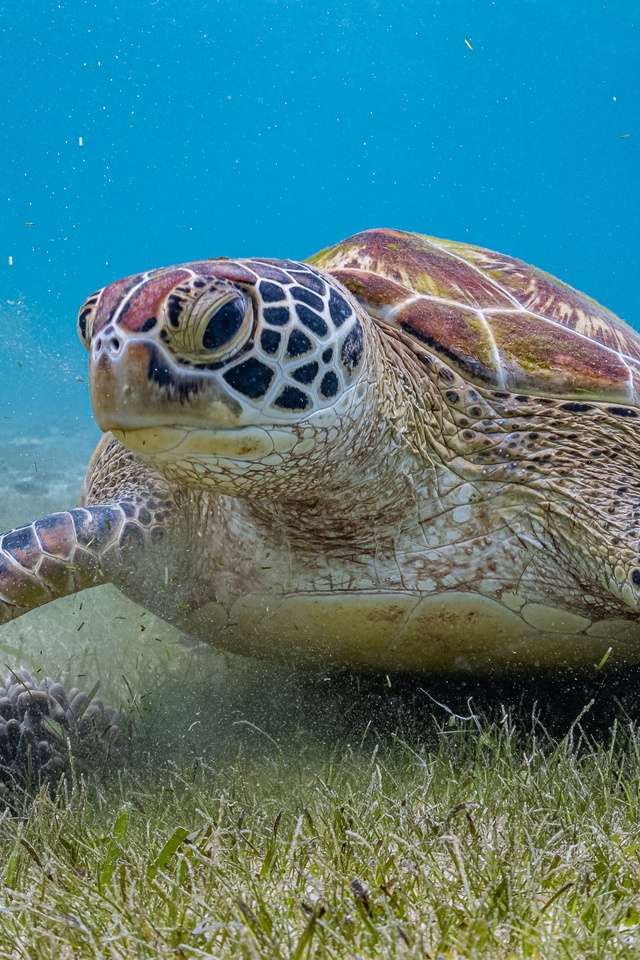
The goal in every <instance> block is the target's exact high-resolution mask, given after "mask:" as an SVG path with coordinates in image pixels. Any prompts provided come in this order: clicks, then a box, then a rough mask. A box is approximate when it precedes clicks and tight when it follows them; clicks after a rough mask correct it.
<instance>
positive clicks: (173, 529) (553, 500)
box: [0, 229, 640, 671]
mask: <svg viewBox="0 0 640 960" xmlns="http://www.w3.org/2000/svg"><path fill="white" fill-rule="evenodd" d="M78 327H79V332H80V337H81V338H82V341H83V343H84V344H85V346H86V348H87V351H88V353H89V379H90V384H91V398H92V403H93V410H94V413H95V417H96V420H97V422H98V424H99V426H100V427H101V429H102V430H103V431H104V437H103V438H102V440H101V442H100V443H99V445H98V447H97V449H96V451H95V453H94V454H93V457H92V459H91V462H90V464H89V467H88V472H87V476H86V481H85V485H84V489H83V493H82V500H81V506H79V507H77V508H75V509H70V510H69V511H68V512H61V513H54V514H51V515H49V516H46V517H43V518H42V519H39V520H36V521H34V522H33V523H31V524H30V525H28V526H24V527H20V528H17V529H15V530H12V531H11V532H9V533H6V534H4V536H3V537H2V539H1V551H2V552H1V554H0V598H1V602H0V618H2V619H4V620H10V619H12V618H14V617H17V616H20V615H21V614H24V613H26V612H27V611H28V610H30V609H32V608H33V607H36V606H38V605H40V604H43V603H47V602H49V601H51V600H54V599H55V598H56V597H60V596H62V595H64V594H69V593H73V592H76V591H79V590H83V589H84V588H86V587H90V586H93V585H95V584H99V583H103V582H106V581H111V582H113V583H115V584H116V585H117V586H118V587H120V588H121V589H122V590H123V591H124V592H125V593H126V594H128V595H129V596H131V597H133V598H134V599H135V600H137V601H139V602H140V603H142V604H143V605H145V606H146V607H147V608H149V609H151V610H153V611H154V612H155V613H156V614H158V615H160V616H161V617H163V618H165V619H166V620H168V621H171V622H172V623H174V624H176V625H177V626H178V627H179V628H181V629H182V630H183V631H184V632H185V633H186V634H188V635H190V636H192V637H195V638H197V639H204V640H206V641H208V642H211V643H212V644H214V645H216V646H218V647H221V648H224V649H227V650H230V651H234V652H240V653H245V654H253V655H257V656H264V657H275V658H281V659H284V660H287V661H290V662H294V661H295V662H305V661H311V662H317V663H318V662H319V663H322V664H323V665H325V664H331V663H332V664H335V665H339V664H343V665H349V666H351V667H355V668H375V669H382V670H392V669H400V670H403V669H404V670H436V669H444V670H449V669H455V670H475V671H481V670H488V669H493V668H500V669H504V668H508V667H522V666H524V667H532V666H534V667H535V666H539V667H556V666H558V665H560V664H563V663H564V664H573V665H576V664H593V662H594V660H596V661H597V660H599V659H600V658H602V657H603V654H605V652H606V651H608V648H609V647H612V648H613V656H612V657H611V659H612V660H616V662H620V659H621V658H626V659H631V658H636V659H637V658H638V651H640V643H639V642H638V641H640V626H639V625H638V610H639V608H640V557H639V551H640V544H639V538H640V475H639V467H640V439H639V438H640V433H639V428H640V421H639V420H638V418H639V416H640V399H639V398H640V386H639V384H640V381H639V377H640V337H639V336H638V334H636V333H635V332H634V331H633V330H632V329H631V328H630V327H629V326H627V325H626V324H625V323H623V322H622V321H621V320H620V319H618V318H617V317H616V316H615V315H614V314H612V313H610V312H609V311H608V310H605V309H604V308H602V307H601V306H599V305H598V304H597V303H596V302H595V301H593V300H591V299H589V298H588V297H586V296H584V295H583V294H581V293H578V292H577V291H575V290H573V289H572V288H571V287H569V286H567V285H566V284H564V283H561V282H560V281H558V280H556V279H554V278H553V277H551V276H549V275H548V274H546V273H544V272H542V271H540V270H537V269H535V268H533V267H530V266H527V265H526V264H525V263H523V262H522V261H520V260H516V259H513V258H512V257H510V256H505V255H502V254H499V253H493V252H490V251H488V250H485V249H482V248H480V247H477V246H472V245H469V244H465V243H454V242H449V241H445V240H438V239H435V238H432V237H427V236H423V235H420V234H416V233H407V232H403V231H399V230H391V229H376V230H369V231H365V232H363V233H359V234H356V235H355V236H352V237H350V238H349V239H348V240H345V241H344V242H342V243H339V244H338V245H337V246H334V247H331V248H329V249H325V250H323V251H321V252H320V253H318V254H316V255H315V256H312V257H310V258H309V259H308V260H306V261H295V260H276V259H264V258H249V259H228V258H225V257H218V258H215V259H210V260H199V261H196V262H193V263H187V264H182V265H179V266H171V267H165V268H161V269H157V270H148V271H146V272H144V273H139V274H136V275H135V276H131V277H128V278H127V279H125V280H120V281H118V282H116V283H111V284H109V285H108V286H106V287H104V288H103V289H101V290H99V291H98V292H96V293H94V294H92V295H91V296H90V297H89V298H88V300H87V301H86V302H85V304H84V305H83V307H82V308H81V310H80V313H79V318H78Z"/></svg>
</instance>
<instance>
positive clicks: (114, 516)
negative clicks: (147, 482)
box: [0, 499, 164, 623]
mask: <svg viewBox="0 0 640 960" xmlns="http://www.w3.org/2000/svg"><path fill="white" fill-rule="evenodd" d="M163 530H164V527H163V524H162V523H161V522H159V518H158V517H157V516H156V515H155V514H154V510H153V509H151V508H150V507H148V506H147V505H146V504H145V503H144V502H143V501H138V500H135V499H122V500H119V501H116V502H114V503H107V504H97V505H96V504H94V505H92V506H86V507H77V508H76V509H74V510H69V511H66V512H64V513H52V514H49V515H48V516H46V517H42V518H41V519H40V520H36V521H34V522H33V523H30V524H28V525H27V526H24V527H17V528H16V529H15V530H11V531H9V532H8V533H5V534H3V535H2V536H1V537H0V623H6V622H8V621H9V620H13V619H15V618H16V617H19V616H21V615H22V614H23V613H27V612H28V611H29V610H32V609H33V608H34V607H39V606H41V605H42V604H44V603H49V602H50V601H51V600H56V599H57V598H58V597H64V596H67V594H70V593H77V592H78V591H80V590H86V589H87V588H88V587H94V586H97V585H98V584H100V583H106V582H108V581H109V580H111V578H112V571H114V570H117V569H118V568H120V567H122V565H123V563H124V562H126V557H127V555H128V554H135V553H137V552H138V551H139V550H140V548H144V547H145V546H146V545H147V544H151V543H154V542H156V541H157V540H159V539H161V538H162V535H163Z"/></svg>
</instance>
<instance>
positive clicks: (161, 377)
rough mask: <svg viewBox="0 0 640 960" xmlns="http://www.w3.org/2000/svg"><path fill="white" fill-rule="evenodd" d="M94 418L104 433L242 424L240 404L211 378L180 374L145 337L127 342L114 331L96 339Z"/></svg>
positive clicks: (91, 362)
mask: <svg viewBox="0 0 640 960" xmlns="http://www.w3.org/2000/svg"><path fill="white" fill-rule="evenodd" d="M89 383H90V389H91V403H92V406H93V412H94V416H95V418H96V421H97V423H98V426H99V427H100V429H101V430H104V431H107V430H121V429H140V428H143V427H151V426H162V425H168V424H180V425H184V426H202V424H203V422H207V421H209V422H211V421H213V423H215V425H216V427H219V428H222V429H224V428H228V427H235V426H238V424H239V418H240V415H241V413H242V408H241V406H240V404H239V403H238V402H237V401H236V400H234V399H233V398H232V397H230V396H229V395H228V393H226V392H225V391H224V390H223V389H222V388H221V387H220V386H219V384H218V383H217V382H216V381H215V380H214V379H212V378H211V377H206V375H204V374H202V373H199V372H198V371H195V370H181V369H180V368H179V367H178V366H177V365H176V364H175V363H174V362H173V360H172V359H171V357H170V356H169V354H168V353H167V352H166V351H165V350H164V348H163V347H162V346H161V345H160V344H159V343H158V342H156V341H155V340H153V339H150V338H147V337H142V338H141V337H135V338H133V339H124V338H123V337H122V334H119V333H118V331H116V330H113V329H112V330H111V331H109V330H108V329H106V330H104V331H103V332H102V334H100V335H99V336H98V337H96V338H94V342H93V343H92V345H91V353H90V360H89Z"/></svg>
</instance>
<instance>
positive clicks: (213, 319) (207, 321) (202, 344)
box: [198, 295, 252, 360]
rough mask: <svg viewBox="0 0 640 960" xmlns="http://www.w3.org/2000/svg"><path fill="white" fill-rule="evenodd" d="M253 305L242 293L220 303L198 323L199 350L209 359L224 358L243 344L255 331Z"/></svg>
mask: <svg viewBox="0 0 640 960" xmlns="http://www.w3.org/2000/svg"><path fill="white" fill-rule="evenodd" d="M251 318H252V311H251V304H250V303H249V302H248V301H247V300H245V298H244V297H243V296H241V295H236V296H233V297H231V299H229V300H226V301H225V302H224V303H222V304H220V303H217V304H216V305H215V306H214V308H213V309H209V310H208V311H207V312H206V313H205V315H204V316H203V317H202V319H201V320H200V322H199V323H198V329H199V330H200V331H201V332H200V337H199V346H198V352H200V354H201V356H202V351H206V353H207V360H211V359H214V360H221V359H223V358H225V357H228V356H229V355H230V354H231V353H233V352H234V350H236V349H238V347H240V346H242V344H243V343H244V342H245V341H246V340H247V338H248V337H249V334H250V332H251Z"/></svg>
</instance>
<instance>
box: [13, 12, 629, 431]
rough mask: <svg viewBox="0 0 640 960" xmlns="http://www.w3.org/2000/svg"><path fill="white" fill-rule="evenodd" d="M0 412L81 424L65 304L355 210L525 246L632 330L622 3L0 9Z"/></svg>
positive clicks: (517, 250) (277, 242) (347, 220)
mask: <svg viewBox="0 0 640 960" xmlns="http://www.w3.org/2000/svg"><path fill="white" fill-rule="evenodd" d="M0 44H1V48H2V56H1V61H0V69H1V71H2V91H3V106H2V110H1V112H0V136H1V140H2V150H1V151H0V184H1V190H0V257H1V259H0V323H1V336H2V339H1V340H0V363H1V364H2V370H3V377H2V381H1V384H2V386H1V387H0V402H1V403H2V418H3V419H2V423H3V426H4V427H5V430H9V431H14V432H18V433H20V432H22V433H23V434H25V436H28V435H30V434H31V433H32V432H33V431H36V432H37V430H38V429H40V427H41V425H42V424H43V423H50V422H51V421H52V420H57V421H58V423H59V424H60V425H61V428H62V430H63V432H64V431H68V432H69V435H71V434H72V433H73V432H74V431H75V432H77V431H78V430H86V429H89V427H88V424H89V423H90V411H89V405H88V399H87V388H86V383H85V382H84V376H83V374H84V355H83V351H82V348H81V346H80V344H79V342H78V341H77V339H76V335H75V330H74V319H75V313H76V310H77V307H78V305H79V303H80V302H81V301H82V300H83V298H84V297H85V296H86V295H87V294H88V293H90V292H91V291H93V290H94V288H96V287H98V286H102V285H103V284H105V283H108V282H109V281H111V280H114V279H116V278H119V277H121V276H124V275H127V274H129V273H132V272H136V271H139V270H141V269H145V268H149V267H154V266H160V265H166V264H170V263H175V262H180V261H184V260H189V259H192V258H200V257H210V256H217V255H223V254H224V255H228V256H244V255H263V256H274V257H278V256H283V257H294V258H296V257H304V256H305V255H307V254H310V253H311V252H313V251H314V250H316V249H318V248H320V247H322V246H324V245H326V244H329V243H332V242H335V241H337V240H339V239H341V238H342V237H344V236H347V235H348V234H350V233H352V232H354V231H357V230H360V229H363V228H366V227H371V226H381V225H385V226H394V227H399V228H403V229H409V230H419V231H424V232H428V233H433V234H436V235H440V236H445V237H450V238H457V239H462V240H469V241H473V242H475V243H479V244H483V245H486V246H489V247H494V248H497V249H499V250H503V251H506V252H509V253H512V254H515V255H518V256H520V257H522V258H524V259H526V260H530V261H533V262H535V263H537V264H538V265H540V266H542V267H544V268H545V269H547V270H549V271H551V272H553V273H556V274H557V275H559V276H561V277H563V278H564V279H566V280H568V281H569V282H571V283H572V284H574V285H576V286H578V287H580V288H583V289H585V290H587V291H588V292H589V293H591V294H592V295H594V296H595V297H597V298H598V299H600V300H601V301H603V302H604V303H606V304H607V305H609V306H610V307H612V308H613V309H615V310H616V311H617V312H619V313H620V314H621V315H622V316H624V317H625V318H626V319H628V320H629V321H630V322H631V323H634V324H636V325H638V326H640V273H639V270H638V266H639V257H640V215H639V211H640V178H639V177H638V172H639V161H640V123H639V122H638V121H639V119H640V54H639V52H638V51H639V50H640V5H639V4H638V2H637V0H612V2H608V3H605V2H592V3H587V4H584V3H583V2H581V0H563V2H562V3H558V2H557V0H471V2H458V0H443V2H437V0H419V2H417V0H404V2H403V3H395V2H391V0H379V2H369V3H367V2H362V0H358V2H355V0H349V2H342V3H335V2H327V3H323V4H319V3H315V2H312V0H298V2H285V0H245V2H243V3H240V2H238V0H218V2H214V0H208V2H206V0H182V2H180V3H177V2H175V0H171V2H168V0H140V2H137V0H136V2H131V0H114V2H110V3H94V2H82V0H66V2H65V0H63V2H59V3H54V2H48V0H47V2H44V3H36V2H34V0H27V2H26V3H17V2H16V3H3V4H2V5H1V6H0Z"/></svg>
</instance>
